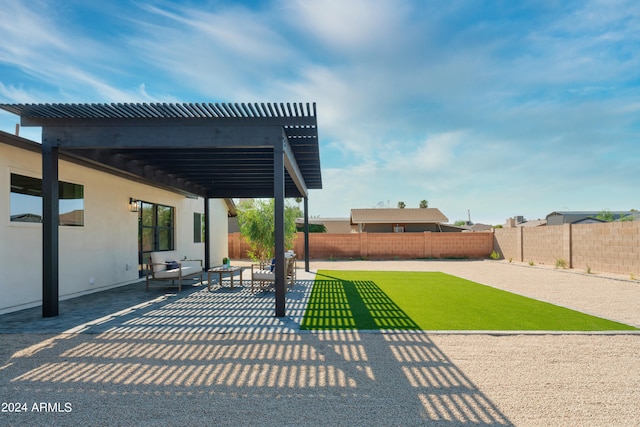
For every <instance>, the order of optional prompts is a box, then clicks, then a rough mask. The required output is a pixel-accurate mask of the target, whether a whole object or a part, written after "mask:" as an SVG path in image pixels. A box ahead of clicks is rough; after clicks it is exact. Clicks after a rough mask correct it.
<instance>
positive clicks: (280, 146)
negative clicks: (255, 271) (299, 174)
mask: <svg viewBox="0 0 640 427" xmlns="http://www.w3.org/2000/svg"><path fill="white" fill-rule="evenodd" d="M285 144H286V138H284V137H283V138H282V139H280V140H279V141H276V142H275V143H274V147H273V197H274V199H275V201H274V232H275V243H276V247H275V258H276V265H275V279H276V280H275V288H276V316H277V317H284V316H285V312H286V307H285V294H286V288H285V277H286V274H287V272H286V271H285V259H284V155H285V153H284V149H285Z"/></svg>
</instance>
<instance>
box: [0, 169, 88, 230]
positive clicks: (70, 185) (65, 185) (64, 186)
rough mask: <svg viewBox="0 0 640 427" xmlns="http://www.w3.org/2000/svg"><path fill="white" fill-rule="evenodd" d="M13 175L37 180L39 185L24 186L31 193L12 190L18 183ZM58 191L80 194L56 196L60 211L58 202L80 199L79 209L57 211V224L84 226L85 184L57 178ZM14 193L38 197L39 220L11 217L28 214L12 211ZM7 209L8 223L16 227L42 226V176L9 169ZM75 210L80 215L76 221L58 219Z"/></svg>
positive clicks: (74, 227) (69, 227)
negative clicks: (78, 194) (66, 196)
mask: <svg viewBox="0 0 640 427" xmlns="http://www.w3.org/2000/svg"><path fill="white" fill-rule="evenodd" d="M34 175H35V176H34ZM14 176H16V177H22V178H26V179H25V182H28V181H37V182H38V183H39V185H36V186H32V187H31V188H28V187H27V188H26V190H31V192H32V193H33V194H27V192H18V191H14V186H15V185H17V184H18V182H15V181H14ZM17 179H19V178H17ZM32 184H33V183H32ZM58 192H59V195H62V196H64V194H69V192H71V193H76V192H79V193H80V195H81V197H80V198H73V199H72V198H67V199H65V198H62V197H59V198H58V210H59V211H60V202H63V201H65V200H80V201H81V207H80V209H73V210H70V211H69V212H59V213H58V225H59V227H65V228H67V229H83V228H84V226H85V212H86V208H85V185H84V184H78V183H77V182H71V181H66V180H64V181H63V180H59V181H58ZM14 194H15V195H23V196H31V197H35V198H39V202H38V206H39V211H38V212H37V213H36V214H35V215H36V216H37V215H39V216H40V220H39V221H16V220H13V219H12V217H14V216H16V215H21V214H28V212H24V213H16V214H13V213H12V208H13V206H14V202H12V199H13V197H14V196H13V195H14ZM63 204H64V203H63ZM8 210H9V212H8V213H9V225H10V226H18V227H25V226H27V227H28V226H32V227H33V226H42V178H41V177H38V176H37V175H36V174H30V173H28V172H23V171H14V170H9V203H8ZM75 211H80V212H81V213H80V214H79V217H80V218H79V221H76V222H65V221H63V220H61V219H60V217H61V216H62V215H65V214H68V213H71V212H75Z"/></svg>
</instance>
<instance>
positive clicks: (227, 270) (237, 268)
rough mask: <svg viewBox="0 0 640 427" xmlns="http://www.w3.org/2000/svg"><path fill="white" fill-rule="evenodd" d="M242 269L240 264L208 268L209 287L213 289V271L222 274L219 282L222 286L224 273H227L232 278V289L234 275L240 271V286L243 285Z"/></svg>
mask: <svg viewBox="0 0 640 427" xmlns="http://www.w3.org/2000/svg"><path fill="white" fill-rule="evenodd" d="M242 270H243V267H240V266H234V267H224V266H222V267H214V268H210V269H209V270H207V288H208V289H209V290H211V273H217V274H218V275H220V280H219V282H218V283H220V286H222V275H223V274H225V273H227V274H228V275H229V278H230V280H231V289H233V275H234V274H235V272H236V271H239V272H240V286H242Z"/></svg>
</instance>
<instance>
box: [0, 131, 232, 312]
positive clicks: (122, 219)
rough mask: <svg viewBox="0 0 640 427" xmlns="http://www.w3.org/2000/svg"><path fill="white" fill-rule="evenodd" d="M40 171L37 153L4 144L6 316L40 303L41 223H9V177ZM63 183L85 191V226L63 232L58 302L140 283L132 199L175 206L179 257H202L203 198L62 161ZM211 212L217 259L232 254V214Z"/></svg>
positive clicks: (1, 207)
mask: <svg viewBox="0 0 640 427" xmlns="http://www.w3.org/2000/svg"><path fill="white" fill-rule="evenodd" d="M41 170H42V160H41V154H40V153H39V152H34V151H30V150H27V149H23V148H20V147H14V146H11V145H7V144H3V143H1V141H0V200H1V202H0V269H1V271H2V274H1V276H0V295H2V298H1V299H0V314H1V313H6V312H10V311H15V310H20V309H24V308H28V307H33V306H37V305H40V304H42V224H39V223H18V222H11V221H10V206H9V200H10V192H11V190H10V177H11V173H17V174H21V175H26V176H31V177H34V178H41V177H42V172H41ZM59 179H60V180H61V181H66V182H71V183H75V184H80V185H83V186H84V226H82V227H60V229H59V278H60V280H59V286H60V287H59V296H60V299H67V298H71V297H74V296H78V295H82V294H86V293H91V292H96V291H100V290H104V289H107V288H111V287H116V286H121V285H125V284H128V283H132V282H135V281H137V280H140V279H139V278H138V215H137V214H136V213H132V212H130V211H129V198H130V197H133V198H135V199H139V200H143V201H146V202H151V203H159V204H163V205H168V206H173V207H174V208H175V236H174V239H175V245H174V247H175V248H176V252H177V255H178V256H179V257H180V258H184V257H185V256H186V257H187V258H189V259H203V258H204V243H194V242H193V240H194V239H193V214H194V212H198V213H204V204H203V200H202V199H190V198H186V197H185V196H183V195H180V194H177V193H173V192H170V191H166V190H162V189H159V188H156V187H152V186H148V185H144V184H141V183H137V182H133V181H129V180H127V179H124V178H120V177H117V176H115V175H111V174H108V173H105V172H100V171H96V170H93V169H90V168H88V167H85V166H81V165H78V164H75V163H70V162H66V161H64V160H60V161H59ZM211 206H212V207H213V208H212V210H211V212H212V219H211V223H212V224H213V230H214V232H213V233H212V234H211V238H212V241H213V243H212V258H213V256H214V255H215V256H216V257H219V256H220V254H221V253H223V252H225V251H226V241H227V240H226V218H227V214H226V205H225V203H224V201H223V200H212V201H211ZM220 224H223V225H220ZM216 227H218V228H216ZM216 239H218V240H219V241H216Z"/></svg>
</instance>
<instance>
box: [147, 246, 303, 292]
mask: <svg viewBox="0 0 640 427" xmlns="http://www.w3.org/2000/svg"><path fill="white" fill-rule="evenodd" d="M174 255H175V253H173V252H152V253H151V254H150V256H149V262H148V264H147V274H146V290H149V287H150V284H151V283H153V282H158V281H163V282H166V281H171V284H170V285H165V286H162V287H166V286H175V285H176V282H177V285H178V292H179V291H181V290H182V282H183V280H184V279H187V278H191V277H195V276H200V283H202V282H203V280H204V278H203V274H204V270H203V267H202V265H203V263H202V260H198V259H195V260H194V259H186V258H185V259H183V260H181V261H174V259H175V256H174ZM187 263H189V265H187ZM195 263H199V264H200V267H199V268H198V267H197V266H196V265H193V264H195ZM244 269H245V267H242V266H233V267H232V266H230V265H229V264H224V265H221V266H217V267H213V268H210V269H208V270H206V272H207V289H208V290H209V291H211V275H212V274H214V275H215V274H217V275H218V283H219V284H220V286H222V277H223V275H225V274H227V275H228V276H229V286H230V288H231V289H233V277H234V275H235V274H236V272H239V276H240V286H242V272H243V270H244ZM285 269H286V275H285V282H286V287H287V290H289V289H291V288H292V287H293V285H294V284H295V280H296V254H295V253H293V252H291V251H289V252H287V253H286V254H285ZM274 270H275V268H274V263H273V261H272V262H271V263H266V262H261V263H258V264H251V293H254V289H255V288H257V289H265V288H269V287H273V286H274V285H275V280H276V275H275V271H274Z"/></svg>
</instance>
